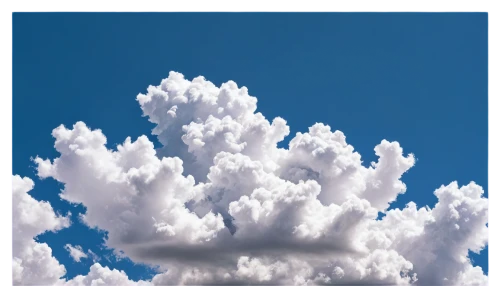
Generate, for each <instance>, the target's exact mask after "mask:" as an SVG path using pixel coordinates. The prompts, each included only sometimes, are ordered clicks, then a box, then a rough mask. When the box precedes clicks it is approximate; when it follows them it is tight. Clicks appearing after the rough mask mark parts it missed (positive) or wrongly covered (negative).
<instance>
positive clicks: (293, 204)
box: [35, 72, 488, 285]
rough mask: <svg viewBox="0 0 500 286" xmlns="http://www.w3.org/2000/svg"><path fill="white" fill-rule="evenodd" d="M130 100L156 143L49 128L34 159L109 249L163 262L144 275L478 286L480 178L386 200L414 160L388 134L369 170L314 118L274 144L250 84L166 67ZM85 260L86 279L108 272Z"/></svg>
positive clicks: (277, 130) (278, 124)
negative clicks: (47, 144)
mask: <svg viewBox="0 0 500 286" xmlns="http://www.w3.org/2000/svg"><path fill="white" fill-rule="evenodd" d="M137 101H138V102H139V104H140V106H141V108H142V110H143V112H144V115H145V116H147V117H148V119H149V120H150V121H151V122H153V123H155V124H156V127H155V129H154V130H153V134H155V135H157V136H158V139H159V141H160V142H161V143H162V144H163V145H164V146H163V147H162V148H160V149H158V150H155V149H154V147H153V143H152V142H150V141H149V140H148V138H147V137H146V136H141V137H139V138H137V139H136V140H135V141H132V139H131V138H126V139H125V141H124V142H123V143H122V144H120V145H118V146H117V148H116V149H108V148H107V147H106V137H105V135H104V134H103V132H102V131H101V130H99V129H92V128H90V127H88V126H87V125H86V124H85V123H83V122H77V123H76V124H75V125H74V126H72V127H70V128H67V127H65V126H62V125H61V126H59V127H57V128H56V129H54V130H53V132H52V135H53V137H54V138H55V145H54V146H55V148H56V150H57V151H58V152H59V153H60V155H59V157H57V158H54V159H42V158H39V157H37V158H36V159H35V162H36V163H37V170H38V175H39V176H40V177H41V178H48V177H51V178H54V179H56V180H57V181H59V182H61V183H63V184H64V190H63V191H62V193H61V197H62V198H63V199H65V200H67V201H69V202H72V203H79V204H83V205H84V206H85V207H86V209H87V212H86V213H85V215H84V216H83V220H84V222H85V223H86V224H87V225H88V226H90V227H98V228H100V229H103V230H106V231H108V239H107V241H106V244H107V246H108V247H111V248H114V249H116V250H118V251H123V253H124V254H125V255H127V256H128V257H130V258H131V259H132V260H133V261H135V262H141V263H146V264H150V265H159V266H160V269H161V270H163V273H161V274H158V275H157V276H156V277H154V278H153V280H152V282H151V283H153V284H155V285H164V284H170V285H177V284H207V283H208V284H210V283H211V284H239V283H264V284H265V283H267V284H269V283H272V284H302V285H306V284H325V283H326V284H328V283H337V284H338V283H358V284H359V283H362V284H372V283H378V284H381V283H385V284H411V283H414V284H421V285H429V284H446V283H454V284H467V285H486V284H487V276H485V275H484V274H483V273H482V271H481V269H480V268H479V267H473V266H472V264H471V262H470V260H469V259H468V251H475V252H479V251H480V250H481V249H483V248H484V247H485V246H486V244H487V232H488V229H487V226H486V224H487V222H488V218H487V211H488V201H487V199H486V198H484V197H483V190H482V188H481V187H480V186H478V185H476V184H474V183H470V184H468V185H466V186H462V187H459V186H458V184H456V183H451V184H449V185H447V186H443V187H441V188H439V189H438V190H436V192H435V195H436V196H437V198H438V203H437V204H436V205H435V206H434V207H433V208H420V209H418V208H417V206H416V205H415V204H414V203H411V202H410V203H409V204H408V205H407V207H406V208H404V209H402V210H401V209H394V210H387V208H388V206H389V204H390V203H391V202H393V201H395V200H396V198H397V196H398V195H399V194H402V193H404V192H405V191H406V186H405V184H404V183H403V182H402V180H401V179H402V176H403V174H404V173H405V172H407V171H409V169H410V168H411V167H412V166H413V165H414V164H415V158H414V156H413V155H412V154H407V155H405V153H404V151H403V148H402V147H401V146H400V145H399V143H398V142H389V141H386V140H382V141H381V142H380V144H378V145H377V146H375V148H374V151H375V154H376V155H377V156H378V160H377V162H372V164H371V166H370V167H364V166H363V165H362V161H361V155H360V154H359V153H357V152H355V151H354V147H353V146H351V145H349V144H348V143H347V141H346V137H345V135H344V134H343V133H342V132H340V131H333V132H332V130H331V128H330V127H329V126H327V125H325V124H322V123H316V124H314V125H313V126H311V127H310V128H309V130H308V132H305V133H297V134H296V135H295V136H294V138H292V139H291V140H290V143H289V144H288V147H287V148H278V146H277V144H278V142H280V141H282V140H283V139H284V138H285V136H287V135H288V134H289V127H288V126H287V124H286V121H285V120H284V119H282V118H275V119H273V120H272V121H269V120H267V119H266V118H265V117H264V115H262V114H261V113H258V112H256V108H257V99H256V98H255V97H253V96H250V95H249V94H248V90H247V88H245V87H241V88H239V87H238V86H237V85H236V83H234V82H232V81H230V82H227V83H225V84H223V85H222V86H221V87H220V88H218V87H216V86H215V85H213V84H212V83H210V82H209V81H206V80H205V79H204V78H203V77H197V78H195V79H193V80H192V81H189V80H186V79H185V78H184V77H183V76H182V75H181V74H179V73H175V72H171V73H170V75H169V77H168V78H167V79H165V80H163V81H162V82H161V84H160V85H159V86H150V87H149V88H148V92H147V94H140V95H138V96H137ZM380 211H381V212H385V213H386V216H385V217H384V218H383V219H381V220H377V214H378V212H380ZM93 267H94V268H93V269H91V271H90V273H89V274H88V275H87V276H86V277H94V276H92V275H94V273H103V275H107V274H106V273H108V272H109V269H108V270H106V269H104V268H102V267H101V268H99V267H100V266H99V265H98V264H94V266H93ZM103 269H104V270H103ZM113 273H114V274H113V277H114V276H116V277H117V278H116V279H122V278H123V279H126V276H125V274H124V273H122V272H113ZM110 277H111V276H110ZM120 277H121V278H120ZM75 279H76V278H75ZM78 279H80V280H81V281H86V282H85V283H88V281H91V280H88V279H94V278H78ZM78 279H76V280H74V281H77V280H78ZM85 279H87V280H85ZM113 281H114V280H113ZM116 281H121V280H116ZM123 281H126V280H123ZM75 283H76V282H75ZM82 283H84V282H82ZM110 283H111V282H110ZM123 283H125V282H123ZM141 283H142V282H141Z"/></svg>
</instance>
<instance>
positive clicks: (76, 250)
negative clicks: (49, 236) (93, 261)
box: [64, 244, 88, 262]
mask: <svg viewBox="0 0 500 286" xmlns="http://www.w3.org/2000/svg"><path fill="white" fill-rule="evenodd" d="M64 249H66V250H67V251H68V252H69V255H70V256H71V258H73V260H74V261H76V262H80V260H81V259H82V258H87V257H88V256H87V254H85V252H84V251H83V249H82V247H81V246H80V245H76V246H72V245H71V244H66V245H64Z"/></svg>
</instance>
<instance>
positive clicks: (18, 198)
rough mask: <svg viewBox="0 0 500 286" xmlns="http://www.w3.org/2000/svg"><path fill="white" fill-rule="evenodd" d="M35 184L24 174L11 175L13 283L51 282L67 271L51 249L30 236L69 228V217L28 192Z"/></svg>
mask: <svg viewBox="0 0 500 286" xmlns="http://www.w3.org/2000/svg"><path fill="white" fill-rule="evenodd" d="M34 185H35V184H34V183H33V181H32V180H31V179H29V178H27V177H24V178H21V177H20V176H17V175H16V176H13V177H12V228H13V229H12V232H13V243H12V255H13V258H12V264H13V266H12V271H13V282H14V284H34V283H36V284H52V283H55V282H57V281H58V280H59V277H61V276H63V275H64V274H65V273H66V269H65V267H64V265H61V264H59V262H58V261H57V260H56V259H55V258H54V257H52V249H50V247H49V246H48V245H47V244H46V243H38V242H36V241H35V240H34V239H33V238H34V237H36V236H37V235H39V234H42V233H44V232H46V231H57V230H59V229H61V228H64V227H68V226H69V218H68V217H63V216H59V215H57V214H56V213H54V210H53V209H52V207H51V206H50V204H49V203H47V202H39V201H37V200H35V199H33V198H32V197H31V196H30V195H29V194H28V192H29V191H30V190H32V189H33V186H34Z"/></svg>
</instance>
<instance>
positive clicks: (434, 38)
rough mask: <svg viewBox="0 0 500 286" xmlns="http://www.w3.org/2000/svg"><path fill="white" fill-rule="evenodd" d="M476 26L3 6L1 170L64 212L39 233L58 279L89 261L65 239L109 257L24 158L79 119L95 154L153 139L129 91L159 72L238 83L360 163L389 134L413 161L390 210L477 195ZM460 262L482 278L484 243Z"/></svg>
mask: <svg viewBox="0 0 500 286" xmlns="http://www.w3.org/2000/svg"><path fill="white" fill-rule="evenodd" d="M487 22H488V18H487V14H486V13H422V14H419V13H391V14H384V13H370V14H367V13H331V14H327V13H321V14H293V13H292V14H284V13H283V14H271V13H269V14H251V13H232V14H217V13H213V14H208V13H207V14H201V13H184V14H181V13H178V14H162V13H139V14H121V13H100V14H82V13H72V14H68V13H48V14H37V13H25V14H19V13H15V14H14V17H13V37H14V38H13V51H14V55H13V76H14V78H13V91H14V92H13V93H14V94H13V105H14V106H13V172H14V174H19V175H22V176H29V177H31V178H32V179H34V181H35V184H36V185H35V189H34V191H32V195H33V196H34V197H35V198H37V199H40V200H48V201H50V203H51V204H52V206H53V207H54V209H55V210H56V211H59V212H61V213H66V212H67V211H69V210H70V211H71V212H72V213H73V218H72V220H73V225H72V226H71V227H70V228H68V229H64V230H62V231H60V232H58V233H56V234H53V233H47V234H44V235H41V236H40V237H39V240H40V241H43V242H47V243H48V244H49V246H50V247H51V248H52V250H53V255H54V256H55V257H56V258H57V259H58V260H59V261H60V262H61V263H62V264H64V265H65V266H66V269H67V272H68V273H67V277H68V278H71V277H73V276H75V275H77V274H86V273H87V272H88V269H89V266H90V264H91V262H90V261H89V260H85V261H83V262H82V263H75V262H73V261H72V259H71V258H70V257H69V255H68V252H67V251H66V250H65V249H64V248H63V246H64V245H65V244H66V243H70V244H73V245H81V246H82V247H83V248H84V249H88V248H91V249H92V250H93V251H94V252H96V253H97V254H99V255H101V256H103V255H106V254H110V251H109V250H105V249H98V247H97V245H99V244H101V243H102V241H103V235H104V234H103V233H98V232H97V231H96V230H89V229H88V228H87V227H85V226H84V225H82V224H81V223H79V222H78V220H77V215H76V214H77V213H78V212H82V211H84V210H83V208H82V207H80V206H77V207H75V206H71V205H69V204H68V203H66V202H64V201H61V200H60V199H59V198H58V193H59V191H60V189H61V188H62V186H61V185H58V184H57V183H56V182H54V181H53V180H44V181H40V180H38V179H37V178H36V176H35V169H34V164H33V162H31V161H30V157H34V156H36V155H39V156H41V157H43V158H47V157H50V158H54V157H56V156H57V153H56V151H55V149H54V148H53V144H54V140H53V138H52V137H51V135H50V134H51V131H52V129H53V128H55V127H57V126H58V125H60V124H65V125H66V126H72V124H74V123H75V122H76V121H79V120H81V121H84V122H85V123H86V124H87V125H89V126H90V127H92V128H100V129H102V130H103V132H104V134H105V135H106V136H107V138H108V147H109V148H111V147H113V146H116V144H117V143H121V142H123V140H124V139H125V138H126V137H127V136H131V137H132V138H137V137H138V136H139V135H141V134H146V135H148V137H149V138H150V140H152V141H154V142H157V141H156V138H154V137H153V136H152V135H150V130H151V129H152V128H153V125H152V124H151V123H149V122H148V121H147V119H146V118H144V117H141V109H140V108H139V105H138V103H137V102H136V101H135V96H136V95H137V94H138V93H140V92H145V91H146V88H147V86H148V85H150V84H152V85H158V84H159V83H160V81H161V79H162V78H165V77H167V76H168V72H169V71H170V70H175V71H178V72H181V73H183V74H184V75H185V76H186V77H187V78H189V79H192V78H193V77H195V76H198V75H203V76H205V77H206V78H207V79H208V80H210V81H212V82H214V83H215V84H216V85H220V84H221V83H222V82H225V81H227V80H234V81H236V82H237V83H238V85H244V86H247V87H248V88H249V93H250V94H251V95H253V96H256V97H257V98H258V100H259V103H258V111H261V112H262V113H263V114H264V115H265V116H266V117H267V118H268V119H272V118H274V117H275V116H281V117H283V118H284V119H286V120H287V121H288V124H289V125H290V127H291V134H295V132H298V131H306V130H307V127H309V126H311V125H312V124H314V123H315V122H323V123H325V124H329V125H330V126H331V127H332V129H334V130H335V129H338V130H341V131H343V132H344V133H345V134H346V136H347V141H348V143H350V144H351V145H353V146H354V148H355V149H356V150H357V151H358V152H360V154H361V155H362V157H363V158H364V161H365V162H366V163H368V162H370V161H372V160H375V159H376V157H375V154H374V151H373V148H374V147H375V145H376V144H378V143H379V142H380V141H381V140H382V139H388V140H396V141H399V142H400V143H401V145H402V146H403V148H404V150H405V152H412V153H414V154H415V155H416V157H417V159H418V161H417V163H416V165H415V167H413V168H412V169H410V171H409V173H407V174H405V175H404V177H403V181H404V182H405V183H406V184H407V187H408V191H407V194H405V195H401V196H400V197H399V198H398V201H397V202H395V203H394V204H393V206H395V207H403V206H404V205H405V204H406V203H407V202H409V201H411V200H412V201H415V202H416V203H417V205H418V206H424V205H426V204H428V205H433V204H434V203H435V202H436V199H435V197H434V195H433V191H434V190H435V189H436V188H438V187H439V186H440V185H441V184H448V183H449V182H451V181H453V180H457V181H458V183H459V184H467V183H468V182H469V181H472V180H473V181H475V182H476V183H478V184H480V185H481V186H483V188H484V189H485V190H486V193H487V190H488V185H487V142H488V140H487V139H488V138H487V136H488V134H487V130H488V129H487V127H488V125H487V124H488V121H487V118H488V117H487V91H488V90H487V65H488V61H487V60H488V58H487V52H488V51H487V34H488V33H487V32H488V31H487ZM289 137H291V136H289ZM289 139H290V138H287V139H286V141H288V140H289ZM472 258H473V259H474V261H475V264H476V265H480V266H481V267H483V269H484V270H485V272H487V270H488V265H487V259H488V258H487V251H483V252H482V253H481V255H472ZM101 264H103V265H108V266H111V267H115V268H118V269H121V270H125V271H126V273H127V274H128V276H129V277H130V278H132V279H139V278H150V277H151V276H152V273H153V272H154V271H153V270H151V269H148V268H147V267H145V266H141V265H134V264H133V263H132V262H130V261H129V260H120V261H116V259H114V258H113V257H112V256H111V258H110V261H107V260H106V259H103V260H101Z"/></svg>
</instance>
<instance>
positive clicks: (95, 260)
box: [87, 249, 101, 262]
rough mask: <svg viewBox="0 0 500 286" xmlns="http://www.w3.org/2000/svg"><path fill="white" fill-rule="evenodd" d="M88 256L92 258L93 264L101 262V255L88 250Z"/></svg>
mask: <svg viewBox="0 0 500 286" xmlns="http://www.w3.org/2000/svg"><path fill="white" fill-rule="evenodd" d="M87 255H88V256H89V257H90V259H92V261H93V262H97V261H100V260H101V258H100V257H99V255H97V254H95V253H94V252H93V251H92V250H90V249H89V250H88V251H87Z"/></svg>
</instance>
